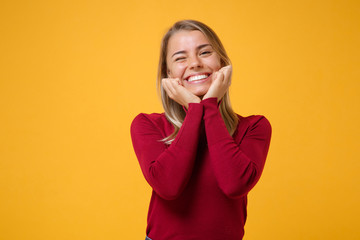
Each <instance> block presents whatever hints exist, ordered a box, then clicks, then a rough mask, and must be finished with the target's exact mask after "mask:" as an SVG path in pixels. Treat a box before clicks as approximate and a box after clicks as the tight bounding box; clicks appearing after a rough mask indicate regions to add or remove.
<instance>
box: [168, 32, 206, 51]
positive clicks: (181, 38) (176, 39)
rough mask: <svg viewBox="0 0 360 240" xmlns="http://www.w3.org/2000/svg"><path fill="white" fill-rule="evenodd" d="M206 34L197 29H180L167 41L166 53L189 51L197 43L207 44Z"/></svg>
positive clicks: (197, 44) (194, 47)
mask: <svg viewBox="0 0 360 240" xmlns="http://www.w3.org/2000/svg"><path fill="white" fill-rule="evenodd" d="M209 43H210V42H209V40H208V39H207V38H206V36H205V35H204V34H203V33H202V32H200V31H198V30H194V31H188V30H180V31H178V32H176V33H175V34H174V35H172V36H171V37H170V39H169V43H168V54H171V53H174V52H176V51H190V50H193V49H196V47H198V46H199V45H203V44H209Z"/></svg>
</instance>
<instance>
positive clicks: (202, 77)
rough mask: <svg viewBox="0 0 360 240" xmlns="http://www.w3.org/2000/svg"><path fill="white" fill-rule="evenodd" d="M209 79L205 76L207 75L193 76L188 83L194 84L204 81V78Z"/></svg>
mask: <svg viewBox="0 0 360 240" xmlns="http://www.w3.org/2000/svg"><path fill="white" fill-rule="evenodd" d="M207 77H208V76H207V75H205V74H202V75H196V76H192V77H189V79H188V82H192V81H196V80H201V79H204V78H207Z"/></svg>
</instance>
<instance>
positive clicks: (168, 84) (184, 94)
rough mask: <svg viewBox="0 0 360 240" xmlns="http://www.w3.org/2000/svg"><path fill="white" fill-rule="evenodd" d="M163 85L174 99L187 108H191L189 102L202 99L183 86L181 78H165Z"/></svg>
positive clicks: (196, 101) (197, 101)
mask: <svg viewBox="0 0 360 240" xmlns="http://www.w3.org/2000/svg"><path fill="white" fill-rule="evenodd" d="M162 86H163V88H164V89H165V91H166V93H167V94H168V95H169V97H170V98H171V99H172V100H174V101H175V102H177V103H179V104H180V105H182V106H185V107H186V108H189V103H199V102H200V101H201V100H200V98H199V97H197V96H196V95H194V94H193V93H191V92H190V91H188V90H187V89H186V88H184V86H182V84H181V81H180V79H179V78H163V79H162Z"/></svg>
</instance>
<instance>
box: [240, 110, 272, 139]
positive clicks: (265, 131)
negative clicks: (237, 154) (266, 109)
mask: <svg viewBox="0 0 360 240" xmlns="http://www.w3.org/2000/svg"><path fill="white" fill-rule="evenodd" d="M238 117H239V123H238V127H237V133H236V135H237V136H238V137H240V138H242V137H244V136H245V135H261V136H265V137H267V138H270V137H271V132H272V128H271V124H270V122H269V120H268V119H267V118H266V117H265V116H263V115H251V116H247V117H243V116H240V115H238Z"/></svg>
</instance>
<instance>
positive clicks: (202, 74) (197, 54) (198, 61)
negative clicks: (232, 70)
mask: <svg viewBox="0 0 360 240" xmlns="http://www.w3.org/2000/svg"><path fill="white" fill-rule="evenodd" d="M166 63H167V68H168V77H170V78H179V79H180V80H181V82H182V84H183V86H184V87H185V88H186V89H188V90H189V91H190V92H191V93H193V94H195V95H196V96H203V95H205V93H206V92H207V91H208V90H209V87H210V85H211V82H212V76H213V75H212V74H213V73H215V72H216V71H218V70H219V69H220V68H221V64H220V57H219V55H218V54H217V53H216V52H215V51H214V49H213V47H212V46H211V44H210V42H209V40H208V39H207V38H206V37H205V35H204V34H203V33H202V32H200V31H197V30H195V31H187V30H181V31H178V32H176V33H175V34H174V35H173V36H171V38H170V39H169V43H168V48H167V56H166Z"/></svg>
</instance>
